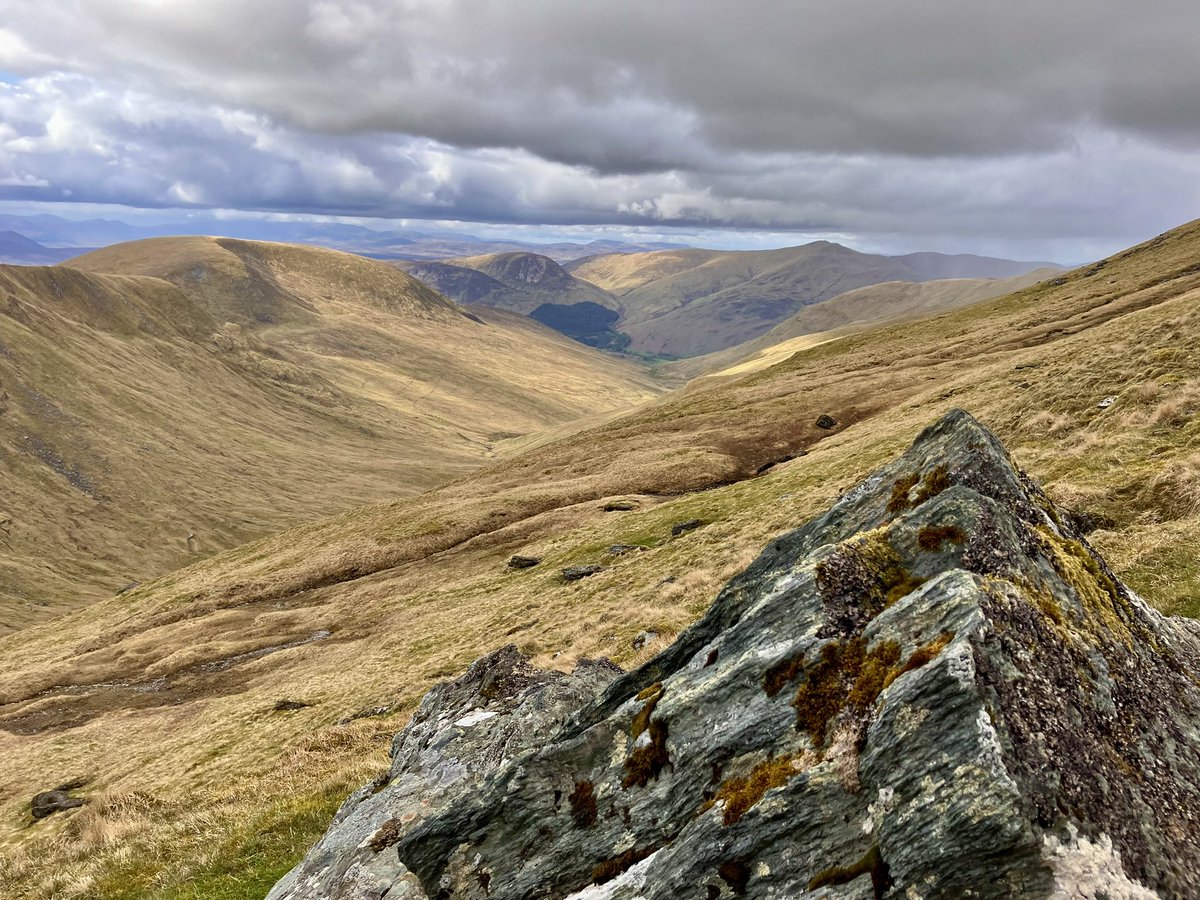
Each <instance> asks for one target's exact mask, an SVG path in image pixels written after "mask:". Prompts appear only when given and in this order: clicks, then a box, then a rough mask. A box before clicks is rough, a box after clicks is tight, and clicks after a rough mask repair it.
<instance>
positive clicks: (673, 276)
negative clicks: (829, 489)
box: [571, 241, 1037, 357]
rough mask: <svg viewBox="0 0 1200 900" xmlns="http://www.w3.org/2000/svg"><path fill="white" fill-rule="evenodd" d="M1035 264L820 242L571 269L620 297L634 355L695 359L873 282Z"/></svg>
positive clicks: (614, 260) (597, 262) (602, 260)
mask: <svg viewBox="0 0 1200 900" xmlns="http://www.w3.org/2000/svg"><path fill="white" fill-rule="evenodd" d="M1036 265H1037V264H1033V263H1018V262H1013V261H1011V260H998V259H990V258H986V257H975V256H946V255H943V254H937V253H923V254H913V255H911V256H907V257H891V256H880V255H877V254H870V253H859V252H858V251H855V250H851V249H850V248H848V247H843V246H841V245H839V244H834V243H830V242H829V241H815V242H813V243H810V244H805V245H803V246H800V247H785V248H782V249H779V250H759V251H713V250H682V251H660V252H655V253H643V254H632V255H630V256H627V257H624V258H622V257H617V256H615V255H614V256H601V257H594V258H590V259H584V260H581V261H580V262H578V263H575V264H573V265H572V267H571V268H572V273H573V274H574V275H576V276H577V277H579V278H583V279H585V280H590V281H592V282H593V283H595V284H597V285H598V286H600V287H603V288H604V289H605V290H607V291H609V292H611V293H612V294H613V295H614V296H616V298H617V300H618V302H619V303H620V304H621V306H622V308H623V310H624V313H623V316H622V319H621V322H620V325H619V327H620V329H621V330H622V331H623V332H625V333H626V334H628V335H630V337H631V338H632V339H633V347H634V349H636V350H639V351H641V352H644V353H652V354H663V355H667V356H677V357H692V356H698V355H703V354H707V353H714V352H718V351H721V350H724V349H726V348H729V347H732V346H735V345H737V344H741V343H744V342H746V341H749V340H752V339H754V338H757V337H759V336H761V335H762V334H764V333H765V332H767V331H769V330H770V329H771V328H773V327H775V326H776V325H778V324H779V323H781V322H783V321H785V320H786V319H788V318H789V317H790V316H792V315H794V314H796V313H797V312H798V311H800V310H803V309H804V308H806V307H807V306H809V305H810V304H814V303H820V302H821V301H824V300H828V299H830V298H832V297H835V296H837V295H839V294H843V293H845V292H846V291H849V290H853V289H855V288H860V287H863V286H865V285H873V284H878V283H880V282H890V281H914V282H919V281H926V280H929V279H936V278H945V277H948V276H951V275H952V276H955V277H958V276H961V275H963V274H967V275H971V276H978V277H989V276H991V275H993V274H1004V275H1008V274H1010V273H1011V272H1012V271H1013V270H1014V269H1015V270H1018V271H1020V270H1022V269H1031V268H1034V267H1035V266H1036ZM830 327H835V326H830ZM821 330H824V329H821ZM790 336H793V337H794V336H795V335H790Z"/></svg>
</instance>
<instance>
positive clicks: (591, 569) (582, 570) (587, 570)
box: [562, 566, 604, 581]
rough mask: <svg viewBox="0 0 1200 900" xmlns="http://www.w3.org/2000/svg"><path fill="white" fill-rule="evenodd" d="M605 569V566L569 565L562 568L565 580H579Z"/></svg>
mask: <svg viewBox="0 0 1200 900" xmlns="http://www.w3.org/2000/svg"><path fill="white" fill-rule="evenodd" d="M603 571H604V566H567V567H566V568H565V569H563V570H562V577H563V581H579V580H580V579H581V578H590V577H591V576H593V575H598V574H600V573H601V572H603Z"/></svg>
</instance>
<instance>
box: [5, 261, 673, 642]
mask: <svg viewBox="0 0 1200 900" xmlns="http://www.w3.org/2000/svg"><path fill="white" fill-rule="evenodd" d="M659 390H660V389H659V388H658V387H657V386H656V385H655V383H654V382H652V381H651V380H650V379H649V378H648V377H647V376H646V375H645V374H644V373H643V372H642V371H641V370H639V369H636V368H634V367H633V366H631V365H629V364H627V363H625V362H622V361H620V360H616V359H613V358H611V357H605V356H602V355H600V354H598V353H595V352H594V351H592V350H589V349H588V348H586V347H583V346H581V345H579V344H577V343H575V342H573V341H570V340H568V339H566V338H564V337H562V336H561V335H558V334H556V333H554V332H553V331H550V330H549V329H546V328H543V327H541V326H539V325H537V324H536V323H535V322H532V321H530V320H529V319H527V318H525V317H522V316H517V315H514V314H511V313H506V312H504V311H501V310H489V309H483V308H481V309H478V310H475V311H474V312H471V311H467V310H464V309H462V308H460V307H458V306H456V305H455V304H453V303H451V302H450V301H448V300H447V299H445V298H444V297H442V296H441V295H439V294H437V293H435V292H433V291H431V290H429V289H428V288H426V287H424V286H423V285H421V284H420V283H419V282H417V281H415V280H414V279H412V278H410V277H409V276H407V275H405V274H404V273H402V272H399V271H397V270H395V269H393V268H391V267H390V266H387V265H384V264H382V263H377V262H373V261H370V260H366V259H362V258H360V257H356V256H351V255H349V254H344V253H337V252H334V251H327V250H317V249H314V248H302V247H293V246H288V245H276V244H261V243H252V242H244V241H232V240H221V239H211V238H182V239H166V238H164V239H153V240H148V241H142V242H137V243H133V244H127V245H118V246H115V247H111V248H106V249H104V250H101V251H97V252H95V253H91V254H88V255H87V256H84V257H81V258H79V259H76V260H73V261H72V262H71V264H70V266H69V267H68V266H58V267H52V268H24V267H0V466H2V467H3V470H4V472H5V478H4V479H3V480H2V481H0V547H3V550H4V553H3V556H2V558H0V631H11V630H13V629H16V628H20V627H23V626H26V625H28V624H30V623H32V622H36V621H40V620H43V619H45V618H47V617H50V616H54V615H56V614H59V613H61V612H63V611H65V610H70V609H75V608H78V607H80V606H83V605H86V604H88V603H90V602H92V601H94V600H96V599H98V598H101V597H105V596H111V595H112V594H113V593H114V592H115V591H117V590H119V589H121V588H123V587H125V586H127V585H129V584H131V583H135V582H140V581H146V580H149V579H151V578H153V577H155V576H158V575H161V574H163V573H165V572H168V571H170V570H172V569H175V568H177V567H179V566H181V565H185V564H187V563H190V562H193V561H195V560H198V559H201V558H203V557H205V556H207V555H209V554H212V553H214V552H216V551H219V550H222V549H226V548H229V547H233V546H236V545H238V544H241V543H243V542H245V541H246V540H249V539H251V538H254V537H256V536H262V535H265V534H269V533H272V532H275V531H278V530H279V529H281V528H284V527H287V526H289V525H295V524H298V523H300V522H303V521H306V520H309V519H312V518H316V517H319V516H322V515H327V514H331V513H335V512H338V511H341V510H347V509H350V508H352V507H354V506H357V505H361V504H363V503H366V502H374V501H377V500H379V499H381V498H384V497H403V496H410V495H413V494H416V493H419V492H421V491H424V490H427V489H428V488H430V487H432V486H434V485H436V484H439V483H442V482H444V481H446V480H448V479H450V478H453V477H458V476H461V475H463V474H466V473H467V472H470V471H471V470H472V469H474V468H477V467H478V466H479V465H481V464H483V463H484V462H486V461H487V460H488V459H489V458H492V457H494V456H495V455H496V453H497V447H498V444H499V443H500V442H501V441H503V440H504V439H506V438H511V437H514V436H516V435H520V434H526V433H529V432H536V431H539V430H542V429H545V428H547V427H550V426H555V425H559V424H561V423H564V422H567V421H571V420H574V419H576V418H578V417H580V416H583V415H590V414H596V413H603V412H610V411H613V410H616V409H619V408H622V407H625V406H629V405H632V404H636V403H639V402H641V401H644V400H647V399H649V398H652V397H653V396H655V395H656V394H657V393H658V392H659Z"/></svg>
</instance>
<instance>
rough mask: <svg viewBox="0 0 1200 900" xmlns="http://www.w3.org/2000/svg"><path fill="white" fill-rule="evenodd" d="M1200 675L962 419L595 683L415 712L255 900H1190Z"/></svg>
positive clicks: (495, 660)
mask: <svg viewBox="0 0 1200 900" xmlns="http://www.w3.org/2000/svg"><path fill="white" fill-rule="evenodd" d="M1198 671H1200V633H1198V630H1197V628H1196V626H1195V624H1194V623H1191V622H1189V621H1185V620H1179V619H1171V618H1164V617H1162V616H1161V615H1159V614H1157V613H1155V612H1153V611H1152V610H1150V609H1149V608H1148V607H1146V606H1145V605H1144V604H1143V603H1142V602H1141V601H1140V600H1139V599H1138V598H1136V597H1135V596H1132V595H1131V594H1130V593H1129V592H1128V591H1127V590H1126V589H1125V588H1124V587H1123V586H1122V585H1121V584H1120V583H1118V582H1117V581H1116V579H1115V578H1114V577H1113V576H1112V574H1111V573H1110V571H1109V570H1108V568H1107V566H1106V565H1105V564H1104V562H1103V561H1102V560H1101V559H1100V558H1099V557H1098V556H1096V554H1095V553H1094V552H1093V551H1092V550H1091V548H1090V547H1089V546H1088V545H1087V543H1086V541H1085V540H1084V539H1083V538H1082V536H1080V535H1079V534H1078V533H1076V532H1075V531H1074V530H1073V529H1072V527H1071V525H1070V524H1068V523H1067V522H1066V521H1065V520H1064V519H1063V518H1062V517H1060V516H1059V514H1058V513H1057V512H1056V510H1055V509H1054V507H1053V505H1052V504H1051V503H1050V502H1049V500H1048V499H1047V498H1046V496H1045V495H1044V494H1043V493H1042V491H1041V490H1040V488H1038V487H1037V486H1036V485H1034V484H1033V483H1032V482H1030V481H1029V480H1028V479H1027V478H1026V477H1025V476H1024V475H1023V474H1022V473H1020V472H1018V471H1017V470H1016V469H1015V468H1014V466H1013V464H1012V463H1011V461H1010V460H1009V459H1008V457H1007V456H1006V454H1005V452H1004V450H1003V448H1002V447H1001V446H1000V445H999V443H998V442H997V441H996V439H995V438H994V437H993V436H992V435H991V434H990V432H988V431H987V430H986V429H984V428H983V427H981V426H980V425H979V424H978V423H976V422H975V421H974V420H973V419H972V418H970V417H969V416H968V415H966V414H965V413H962V412H958V411H956V412H952V413H950V414H949V415H947V416H946V417H945V418H943V419H942V420H941V421H939V422H938V423H937V424H935V425H934V426H932V427H931V428H929V429H927V430H926V431H925V432H923V433H922V434H921V435H920V436H919V437H918V438H917V440H916V442H915V443H914V445H913V447H912V449H910V450H909V451H908V452H907V453H906V454H905V455H904V456H902V457H901V458H900V459H898V460H897V461H895V462H893V463H892V464H891V465H889V466H887V467H885V468H884V469H882V470H880V471H879V472H877V473H876V474H874V475H873V476H871V477H870V478H868V479H867V480H866V481H864V482H863V483H862V484H861V485H859V486H858V487H857V488H855V489H854V490H852V491H850V492H849V493H847V494H845V495H844V496H843V497H842V498H841V500H839V502H838V503H837V504H836V505H835V506H834V507H833V508H832V509H831V510H830V511H828V512H827V513H826V514H824V515H823V516H820V517H818V518H817V519H814V520H813V521H811V522H809V523H808V524H806V525H804V526H803V527H802V528H800V529H798V530H796V531H793V532H791V533H790V534H787V535H785V536H782V537H780V538H778V539H777V540H775V541H773V542H772V543H771V544H770V545H769V546H768V547H767V548H766V550H765V551H764V552H763V554H762V555H761V556H760V557H759V559H758V560H757V561H756V562H754V563H753V564H752V565H751V566H750V567H749V568H748V569H747V570H746V571H745V572H743V573H742V574H741V575H739V576H738V577H736V578H735V579H733V581H731V582H730V583H729V584H728V585H727V586H726V588H725V589H724V590H723V591H722V592H721V594H720V596H718V598H717V600H716V601H715V602H714V604H713V605H712V607H711V608H710V609H709V611H708V612H707V614H706V615H705V616H704V617H703V618H702V619H701V620H700V621H699V622H698V623H697V624H695V625H694V626H693V627H691V628H690V629H688V630H687V631H686V632H684V633H683V634H682V635H681V636H680V638H679V639H678V640H677V641H676V643H675V644H674V645H672V646H671V647H670V648H668V649H667V650H666V651H664V652H663V653H661V654H660V655H659V656H658V657H656V658H655V659H654V660H652V661H651V662H649V663H648V664H646V665H645V666H643V667H642V668H640V669H638V670H636V671H634V672H632V673H629V674H627V675H624V676H620V677H617V678H615V679H614V680H612V681H611V683H609V684H608V685H607V687H604V682H605V681H606V680H607V679H608V678H609V675H608V673H607V671H606V670H605V669H604V668H603V667H600V666H596V665H595V664H589V665H586V666H583V667H581V670H578V671H577V672H576V673H575V674H573V675H572V676H561V675H554V674H550V673H538V672H537V671H535V670H530V669H528V668H526V667H525V666H524V665H523V664H522V663H521V662H520V661H519V660H517V659H516V658H514V654H513V651H512V650H505V651H501V653H500V654H498V655H493V656H492V657H488V658H485V659H484V660H482V661H480V662H479V663H477V664H476V666H474V667H473V668H472V670H471V671H470V672H468V674H467V675H466V676H465V677H464V678H463V679H461V680H460V681H459V682H456V683H455V684H453V685H449V686H443V687H441V688H438V689H436V690H435V691H433V692H431V693H430V694H429V695H428V696H427V697H426V699H425V701H424V703H423V704H422V707H421V710H420V711H419V712H418V714H417V716H416V717H415V718H414V720H413V723H412V724H411V725H409V727H408V728H407V729H406V730H405V731H404V732H402V733H401V734H400V735H399V736H398V737H397V740H396V743H395V746H394V748H393V765H392V768H391V771H390V772H389V773H388V775H387V777H386V778H385V779H381V780H380V781H379V782H377V783H376V784H373V785H370V786H368V787H367V788H364V789H363V790H362V791H359V792H358V793H357V794H355V795H354V796H353V797H351V799H350V800H349V801H347V803H346V804H345V806H344V807H343V809H342V810H341V812H339V814H338V817H337V819H336V820H335V822H334V824H333V826H332V827H331V829H330V831H329V832H328V833H327V834H326V836H325V837H324V838H323V839H322V840H321V842H320V843H319V844H318V845H317V847H316V848H315V849H314V850H313V851H312V852H311V853H310V855H309V857H308V858H306V860H304V861H303V862H302V863H301V865H300V866H299V867H298V868H297V869H296V870H295V871H293V872H292V873H291V874H289V875H288V876H287V877H286V878H285V879H284V880H283V881H282V882H281V883H280V884H279V885H278V886H277V887H276V889H275V891H274V892H273V893H272V897H273V898H275V900H281V898H285V897H286V898H301V897H318V896H320V897H344V898H349V897H354V898H366V897H382V896H383V895H384V894H385V893H386V894H387V896H388V898H389V900H394V898H397V897H406V898H423V897H455V898H475V897H479V898H482V897H489V898H521V897H568V896H570V897H578V898H581V900H582V898H585V897H586V898H591V900H597V898H633V897H645V898H660V897H661V898H674V897H712V898H718V897H726V896H734V895H738V896H748V897H788V898H801V897H818V896H819V897H831V896H837V897H869V896H872V895H873V896H876V897H951V896H953V897H959V896H979V897H998V896H1023V897H1024V896H1028V897H1039V896H1041V897H1049V896H1068V895H1069V896H1080V897H1100V896H1107V897H1154V896H1156V895H1159V896H1196V895H1197V893H1198V892H1200V821H1197V819H1198V816H1200V814H1198V813H1197V812H1196V810H1197V809H1200V733H1198V727H1200V688H1198V686H1197V680H1196V677H1197V676H1196V673H1197V672H1198ZM600 690H602V691H603V693H601V694H600V695H599V696H598V697H595V699H592V697H593V695H594V694H595V693H596V692H598V691H600ZM572 706H575V707H576V708H577V712H575V713H574V714H573V715H572V716H571V717H570V718H569V720H567V721H566V724H564V725H562V727H560V728H558V730H557V731H555V732H554V733H553V736H549V733H548V732H547V730H546V729H547V728H548V727H549V726H551V725H553V724H554V723H556V722H558V721H560V720H562V719H563V718H564V717H565V716H566V714H567V711H568V710H569V709H570V708H571V707H572Z"/></svg>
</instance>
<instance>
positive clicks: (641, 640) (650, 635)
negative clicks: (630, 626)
mask: <svg viewBox="0 0 1200 900" xmlns="http://www.w3.org/2000/svg"><path fill="white" fill-rule="evenodd" d="M657 639H658V632H657V631H639V632H638V633H637V637H635V638H634V639H633V649H634V650H641V649H642V648H643V647H645V646H646V645H647V644H650V643H653V642H654V641H655V640H657Z"/></svg>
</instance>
